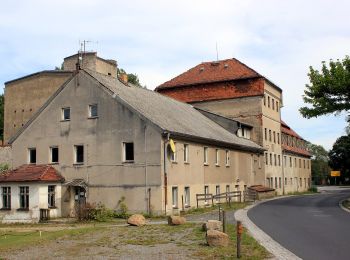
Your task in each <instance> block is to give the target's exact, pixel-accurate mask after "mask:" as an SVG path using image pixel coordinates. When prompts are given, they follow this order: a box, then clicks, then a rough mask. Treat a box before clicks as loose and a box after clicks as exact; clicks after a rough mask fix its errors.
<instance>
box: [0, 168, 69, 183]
mask: <svg viewBox="0 0 350 260" xmlns="http://www.w3.org/2000/svg"><path fill="white" fill-rule="evenodd" d="M2 182H64V178H63V176H62V175H60V174H59V173H58V172H57V171H56V169H55V168H53V167H52V166H50V165H33V164H25V165H22V166H20V167H18V168H17V169H14V170H9V171H7V172H5V173H3V174H0V183H2Z"/></svg>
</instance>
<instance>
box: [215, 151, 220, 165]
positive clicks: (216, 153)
mask: <svg viewBox="0 0 350 260" xmlns="http://www.w3.org/2000/svg"><path fill="white" fill-rule="evenodd" d="M219 160H220V158H219V149H215V165H216V166H219V163H220V162H219Z"/></svg>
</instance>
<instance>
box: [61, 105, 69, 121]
mask: <svg viewBox="0 0 350 260" xmlns="http://www.w3.org/2000/svg"><path fill="white" fill-rule="evenodd" d="M62 120H63V121H69V120H70V107H64V108H62Z"/></svg>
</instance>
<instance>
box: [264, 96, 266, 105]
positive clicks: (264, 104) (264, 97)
mask: <svg viewBox="0 0 350 260" xmlns="http://www.w3.org/2000/svg"><path fill="white" fill-rule="evenodd" d="M264 106H266V95H265V94H264Z"/></svg>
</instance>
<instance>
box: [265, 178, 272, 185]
mask: <svg viewBox="0 0 350 260" xmlns="http://www.w3.org/2000/svg"><path fill="white" fill-rule="evenodd" d="M266 186H267V187H271V183H270V178H266Z"/></svg>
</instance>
